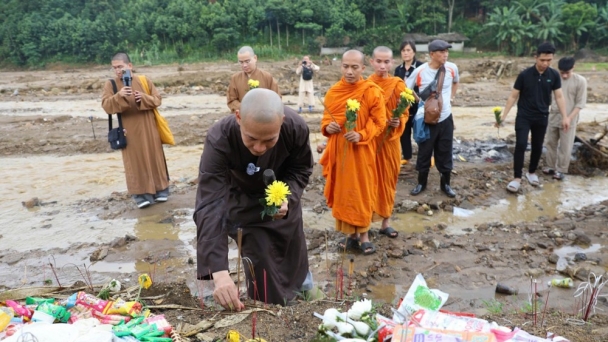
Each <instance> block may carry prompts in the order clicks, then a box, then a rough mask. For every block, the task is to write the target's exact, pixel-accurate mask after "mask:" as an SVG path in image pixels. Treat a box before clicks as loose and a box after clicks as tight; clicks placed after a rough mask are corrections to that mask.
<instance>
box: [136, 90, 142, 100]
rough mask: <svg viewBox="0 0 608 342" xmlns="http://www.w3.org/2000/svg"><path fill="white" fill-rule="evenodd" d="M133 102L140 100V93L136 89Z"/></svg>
mask: <svg viewBox="0 0 608 342" xmlns="http://www.w3.org/2000/svg"><path fill="white" fill-rule="evenodd" d="M135 102H141V93H140V92H138V91H136V92H135Z"/></svg>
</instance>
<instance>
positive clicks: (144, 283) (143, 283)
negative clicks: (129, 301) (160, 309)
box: [137, 273, 152, 290]
mask: <svg viewBox="0 0 608 342" xmlns="http://www.w3.org/2000/svg"><path fill="white" fill-rule="evenodd" d="M137 281H138V282H139V287H141V288H143V289H144V290H147V289H149V288H150V286H152V278H150V276H149V275H148V273H144V274H141V275H140V276H139V277H138V278H137Z"/></svg>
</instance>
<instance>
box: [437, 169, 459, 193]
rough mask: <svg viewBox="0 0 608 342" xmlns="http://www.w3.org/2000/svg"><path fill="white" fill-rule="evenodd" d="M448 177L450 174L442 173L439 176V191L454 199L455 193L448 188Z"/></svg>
mask: <svg viewBox="0 0 608 342" xmlns="http://www.w3.org/2000/svg"><path fill="white" fill-rule="evenodd" d="M450 176H451V172H444V173H442V174H441V186H440V188H441V191H443V192H444V193H445V194H446V195H447V196H448V197H450V198H454V197H456V193H455V192H454V190H452V187H451V186H450Z"/></svg>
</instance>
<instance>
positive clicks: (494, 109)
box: [492, 107, 502, 114]
mask: <svg viewBox="0 0 608 342" xmlns="http://www.w3.org/2000/svg"><path fill="white" fill-rule="evenodd" d="M492 111H493V112H494V114H496V113H501V112H502V108H501V107H494V108H492Z"/></svg>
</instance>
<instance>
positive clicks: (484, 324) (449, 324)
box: [410, 309, 498, 333]
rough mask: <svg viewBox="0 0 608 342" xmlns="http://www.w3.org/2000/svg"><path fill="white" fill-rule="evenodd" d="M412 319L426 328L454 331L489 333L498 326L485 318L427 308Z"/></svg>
mask: <svg viewBox="0 0 608 342" xmlns="http://www.w3.org/2000/svg"><path fill="white" fill-rule="evenodd" d="M410 320H411V322H413V323H415V324H417V325H419V326H421V327H424V328H428V329H441V330H453V331H478V332H484V333H488V332H490V329H492V328H497V327H498V325H497V324H496V323H490V322H488V321H486V320H484V319H479V318H472V317H460V316H452V315H448V314H444V313H442V312H438V311H429V310H425V309H420V310H418V311H416V312H415V313H414V314H413V315H412V317H411V318H410Z"/></svg>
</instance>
